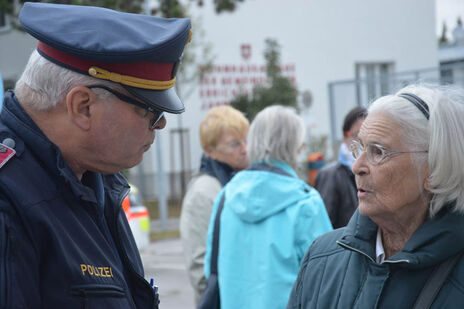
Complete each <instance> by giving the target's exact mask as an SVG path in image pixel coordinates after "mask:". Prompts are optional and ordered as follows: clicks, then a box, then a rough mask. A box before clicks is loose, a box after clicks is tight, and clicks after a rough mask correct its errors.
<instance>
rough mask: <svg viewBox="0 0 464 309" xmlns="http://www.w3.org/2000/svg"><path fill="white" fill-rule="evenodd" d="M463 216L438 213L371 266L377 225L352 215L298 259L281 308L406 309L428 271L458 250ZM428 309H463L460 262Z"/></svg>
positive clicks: (463, 236)
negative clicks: (401, 245) (286, 301)
mask: <svg viewBox="0 0 464 309" xmlns="http://www.w3.org/2000/svg"><path fill="white" fill-rule="evenodd" d="M463 226H464V216H463V215H462V214H459V213H455V212H450V211H449V209H444V210H442V211H441V212H440V213H439V214H437V215H436V216H435V217H433V218H432V219H429V220H428V221H426V222H424V223H423V224H422V225H421V226H420V227H419V228H418V229H417V230H416V231H415V232H414V234H413V235H412V236H411V238H410V239H409V240H408V241H407V242H406V244H405V246H404V248H403V249H402V251H400V252H398V253H397V254H395V255H393V256H391V257H389V258H388V259H386V260H385V261H384V262H383V263H382V264H378V263H376V253H375V243H376V235H377V229H378V227H377V225H376V224H375V223H374V222H373V221H371V220H370V219H369V218H368V217H366V216H363V215H361V214H360V213H359V211H356V212H355V214H354V215H353V217H352V218H351V220H350V222H349V224H348V225H347V226H346V227H345V228H341V229H337V230H335V231H333V232H330V233H327V234H325V235H323V236H321V237H319V238H318V239H316V240H315V241H314V243H313V245H312V246H311V247H310V248H309V250H308V252H307V253H306V255H305V258H304V259H303V262H302V266H301V269H300V272H299V275H298V278H297V280H296V282H295V284H294V286H293V290H292V293H291V296H290V300H289V304H288V306H287V309H295V308H300V309H303V308H305V309H309V308H324V309H334V308H343V309H348V308H357V309H364V308H365V309H375V308H385V309H391V308H396V309H403V308H404V309H410V308H413V305H414V303H415V301H416V300H417V298H418V296H419V293H420V292H421V290H422V288H423V287H424V284H425V282H426V281H427V279H428V278H429V276H430V275H431V273H432V271H433V270H434V269H435V267H437V266H438V265H440V264H441V263H443V262H444V261H445V260H446V259H448V258H449V257H451V256H454V255H455V254H457V253H458V252H460V251H462V250H464V233H463V232H462V227H463ZM430 308H431V309H442V308H446V309H458V308H464V259H463V258H461V259H460V260H459V261H458V262H457V264H456V266H454V268H453V270H452V271H451V273H450V274H449V275H448V277H447V278H446V281H445V282H444V285H443V286H442V288H441V290H440V292H439V293H438V295H437V297H436V298H435V301H434V302H433V304H432V306H431V307H430Z"/></svg>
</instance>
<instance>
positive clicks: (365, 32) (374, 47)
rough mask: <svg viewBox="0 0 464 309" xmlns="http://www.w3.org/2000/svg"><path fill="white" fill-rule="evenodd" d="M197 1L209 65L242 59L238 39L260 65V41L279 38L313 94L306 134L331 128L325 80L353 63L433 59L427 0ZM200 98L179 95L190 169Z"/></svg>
mask: <svg viewBox="0 0 464 309" xmlns="http://www.w3.org/2000/svg"><path fill="white" fill-rule="evenodd" d="M203 2H204V6H203V7H201V8H198V7H196V6H195V5H192V6H191V13H192V15H193V18H194V19H197V18H198V17H201V20H202V24H201V27H202V28H203V30H204V32H205V38H202V40H205V41H207V42H210V43H212V46H213V54H214V56H215V60H214V64H215V65H220V64H231V63H233V64H237V65H240V64H243V63H244V62H245V61H244V60H243V59H242V58H241V54H240V45H241V44H251V46H252V56H251V58H250V59H249V60H248V61H247V62H248V63H257V64H264V63H265V62H264V59H263V56H262V55H263V49H264V46H265V44H264V40H265V39H266V38H274V39H276V40H277V41H278V42H279V44H280V45H281V60H282V61H281V62H282V63H292V64H295V66H296V73H295V75H296V85H297V87H298V90H299V91H300V92H303V91H305V90H310V91H311V93H312V95H313V105H312V107H311V108H310V109H309V111H304V113H303V115H304V116H305V117H306V120H307V122H308V125H309V126H310V127H311V134H312V135H322V134H324V135H330V134H329V130H330V123H329V105H328V90H327V85H328V83H329V82H331V81H336V80H340V79H354V78H355V64H356V63H360V62H363V63H365V62H392V63H394V70H395V71H396V72H401V71H408V70H416V69H423V68H430V67H437V66H438V54H437V39H436V36H435V2H434V1H433V0H408V1H404V0H390V1H372V0H356V1H346V0H323V1H322V0H318V1H308V0H287V1H283V0H245V1H244V2H243V3H240V4H238V8H237V10H236V11H235V12H233V13H222V14H220V15H217V14H216V13H215V12H214V8H213V5H212V2H213V1H203ZM193 31H194V34H193V40H196V39H197V38H196V32H195V29H193ZM198 39H199V38H198ZM187 48H188V47H187ZM179 82H181V81H179ZM198 87H199V86H198ZM201 101H202V100H201V98H200V96H199V91H197V92H196V93H195V94H194V95H192V96H191V97H190V98H189V99H188V100H185V101H184V103H185V106H186V112H185V114H183V123H184V125H185V126H187V127H189V128H190V142H191V159H192V162H191V165H192V167H194V168H198V166H199V160H200V155H201V148H200V143H199V137H198V125H199V123H200V121H201V119H202V117H203V116H204V114H205V113H206V110H202V109H201ZM175 117H177V116H168V126H167V127H166V131H168V130H170V128H173V127H176V125H177V121H176V120H175ZM166 133H167V132H164V133H162V134H166ZM166 135H168V134H166ZM163 139H164V140H163V143H164V145H163V155H164V158H163V159H164V160H165V164H164V166H170V163H169V159H170V158H169V157H170V154H169V146H167V145H165V143H167V142H168V138H164V137H163ZM149 155H154V151H150V154H149ZM152 162H156V160H153V161H152ZM153 166H154V167H155V168H156V166H155V165H153ZM177 166H179V164H177Z"/></svg>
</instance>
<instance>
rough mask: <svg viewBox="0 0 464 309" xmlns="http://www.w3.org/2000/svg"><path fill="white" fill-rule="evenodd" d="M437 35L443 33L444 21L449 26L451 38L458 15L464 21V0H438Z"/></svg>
mask: <svg viewBox="0 0 464 309" xmlns="http://www.w3.org/2000/svg"><path fill="white" fill-rule="evenodd" d="M436 6H437V10H436V14H437V15H436V16H437V24H436V31H437V35H440V34H441V29H442V25H443V22H446V26H447V27H448V38H451V31H452V30H453V29H454V27H455V26H456V20H457V18H458V16H461V19H462V21H463V22H464V0H436Z"/></svg>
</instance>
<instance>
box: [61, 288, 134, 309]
mask: <svg viewBox="0 0 464 309" xmlns="http://www.w3.org/2000/svg"><path fill="white" fill-rule="evenodd" d="M70 290H71V295H72V296H74V297H77V298H80V299H82V304H83V308H84V309H88V308H90V304H93V303H94V300H98V299H102V298H104V299H105V300H109V301H110V300H111V299H114V300H116V299H117V298H125V296H126V292H125V291H124V289H123V288H121V287H119V286H117V285H110V284H81V285H74V286H72V287H71V289H70Z"/></svg>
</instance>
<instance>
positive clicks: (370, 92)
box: [328, 62, 464, 153]
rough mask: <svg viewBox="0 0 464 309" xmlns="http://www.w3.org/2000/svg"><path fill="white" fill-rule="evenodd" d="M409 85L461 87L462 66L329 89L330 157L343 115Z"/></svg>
mask: <svg viewBox="0 0 464 309" xmlns="http://www.w3.org/2000/svg"><path fill="white" fill-rule="evenodd" d="M411 83H430V84H442V85H444V84H455V85H460V86H461V87H464V62H460V63H453V64H446V65H441V66H440V67H439V68H430V69H423V70H416V71H408V72H401V73H394V74H389V75H387V76H385V75H383V76H381V75H379V76H375V77H374V78H369V79H351V80H342V81H335V82H331V83H329V85H328V91H329V106H330V131H331V132H330V133H331V140H332V145H331V146H332V150H333V153H337V152H338V147H339V145H340V143H341V141H342V130H341V128H342V126H343V119H344V117H345V115H346V114H347V113H348V111H349V110H351V109H352V108H353V107H355V106H365V107H367V106H368V105H369V104H370V103H371V102H372V101H373V100H375V99H376V98H378V97H380V96H382V95H387V94H391V93H395V92H396V91H398V90H399V89H401V88H403V87H404V86H406V85H409V84H411Z"/></svg>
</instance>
